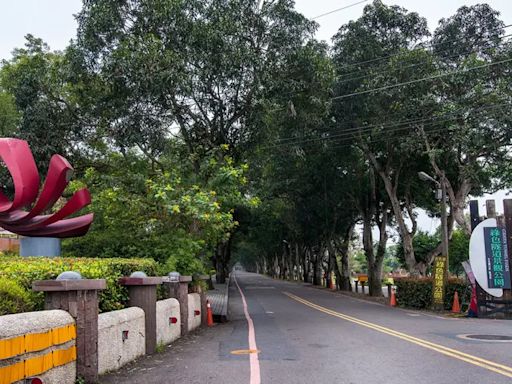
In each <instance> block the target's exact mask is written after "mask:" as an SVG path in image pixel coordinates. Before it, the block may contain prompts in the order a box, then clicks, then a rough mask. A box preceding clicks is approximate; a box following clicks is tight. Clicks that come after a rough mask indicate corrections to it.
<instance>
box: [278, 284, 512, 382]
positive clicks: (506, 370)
mask: <svg viewBox="0 0 512 384" xmlns="http://www.w3.org/2000/svg"><path fill="white" fill-rule="evenodd" d="M283 293H284V294H285V295H286V296H288V297H290V298H291V299H293V300H296V301H298V302H299V303H302V304H304V305H307V306H308V307H311V308H313V309H316V310H317V311H320V312H323V313H326V314H328V315H331V316H335V317H338V318H340V319H343V320H346V321H350V322H351V323H354V324H358V325H360V326H363V327H366V328H370V329H373V330H375V331H378V332H381V333H385V334H387V335H390V336H393V337H397V338H399V339H402V340H405V341H408V342H410V343H413V344H416V345H419V346H420V347H423V348H427V349H430V350H432V351H435V352H438V353H441V354H443V355H446V356H450V357H453V358H454V359H458V360H462V361H465V362H466V363H469V364H473V365H476V366H478V367H481V368H485V369H487V370H489V371H492V372H495V373H499V374H500V375H503V376H506V377H510V378H512V367H508V366H506V365H502V364H498V363H495V362H493V361H489V360H485V359H482V358H480V357H477V356H473V355H470V354H467V353H464V352H461V351H457V350H456V349H452V348H448V347H445V346H443V345H439V344H435V343H432V342H430V341H427V340H423V339H419V338H417V337H414V336H410V335H408V334H406V333H402V332H398V331H395V330H393V329H390V328H386V327H383V326H381V325H378V324H374V323H370V322H368V321H364V320H361V319H358V318H355V317H352V316H348V315H345V314H343V313H340V312H335V311H333V310H331V309H328V308H325V307H322V306H320V305H317V304H315V303H312V302H311V301H308V300H305V299H303V298H301V297H299V296H295V295H293V294H291V293H289V292H283Z"/></svg>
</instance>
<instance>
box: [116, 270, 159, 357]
mask: <svg viewBox="0 0 512 384" xmlns="http://www.w3.org/2000/svg"><path fill="white" fill-rule="evenodd" d="M119 284H121V285H124V286H126V287H128V293H129V295H130V299H129V301H128V305H129V306H130V307H139V308H142V309H143V310H144V314H145V325H146V354H147V355H151V354H153V353H155V352H156V298H157V297H156V288H157V286H158V285H160V284H162V278H161V277H122V278H120V279H119Z"/></svg>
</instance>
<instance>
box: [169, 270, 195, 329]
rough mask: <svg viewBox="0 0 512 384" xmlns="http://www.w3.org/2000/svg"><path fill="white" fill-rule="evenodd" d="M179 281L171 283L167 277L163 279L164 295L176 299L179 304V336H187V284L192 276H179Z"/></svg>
mask: <svg viewBox="0 0 512 384" xmlns="http://www.w3.org/2000/svg"><path fill="white" fill-rule="evenodd" d="M178 280H179V281H171V280H170V279H169V277H164V278H163V284H164V289H165V295H166V297H167V298H169V299H171V298H173V299H176V300H178V302H179V303H180V319H181V336H185V335H187V334H188V284H189V283H190V282H191V281H192V276H179V277H178Z"/></svg>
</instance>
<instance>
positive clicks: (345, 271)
mask: <svg viewBox="0 0 512 384" xmlns="http://www.w3.org/2000/svg"><path fill="white" fill-rule="evenodd" d="M353 233H354V224H352V225H351V226H350V227H349V228H348V229H347V231H346V232H345V235H344V237H343V241H342V243H341V244H340V245H339V246H338V247H337V248H338V252H339V254H340V255H341V272H340V277H339V279H338V287H339V289H340V290H342V291H352V284H350V265H349V262H348V248H349V246H350V240H351V239H352V235H353Z"/></svg>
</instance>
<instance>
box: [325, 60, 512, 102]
mask: <svg viewBox="0 0 512 384" xmlns="http://www.w3.org/2000/svg"><path fill="white" fill-rule="evenodd" d="M510 61H512V58H510V59H505V60H499V61H496V62H491V63H487V64H482V65H477V66H474V67H470V68H466V69H462V70H457V71H450V72H447V73H441V74H438V75H434V76H427V77H422V78H420V79H414V80H410V81H405V82H402V83H397V84H390V85H386V86H383V87H377V88H372V89H367V90H364V91H358V92H353V93H348V94H345V95H340V96H335V97H333V98H331V100H341V99H346V98H348V97H353V96H358V95H365V94H368V93H373V92H378V91H384V90H386V89H393V88H397V87H402V86H404V85H410V84H415V83H419V82H421V81H426V80H435V79H439V78H442V77H446V76H453V75H456V74H459V73H467V72H470V71H474V70H477V69H482V68H487V67H492V66H495V65H498V64H504V63H508V62H510Z"/></svg>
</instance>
